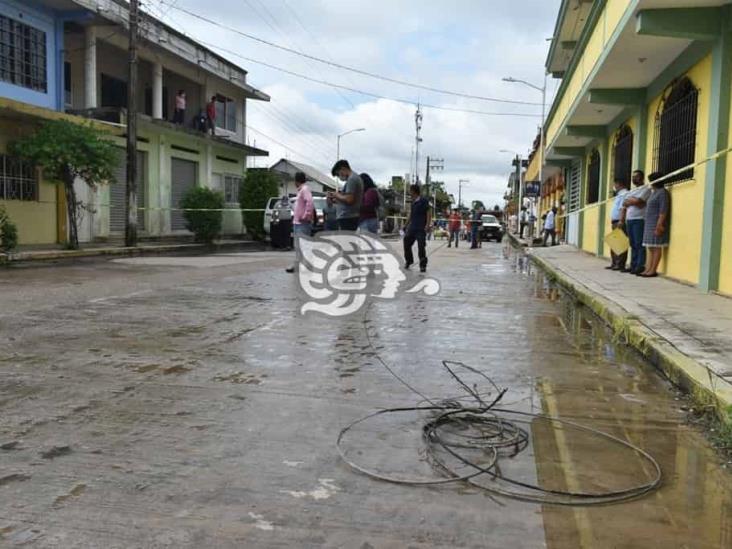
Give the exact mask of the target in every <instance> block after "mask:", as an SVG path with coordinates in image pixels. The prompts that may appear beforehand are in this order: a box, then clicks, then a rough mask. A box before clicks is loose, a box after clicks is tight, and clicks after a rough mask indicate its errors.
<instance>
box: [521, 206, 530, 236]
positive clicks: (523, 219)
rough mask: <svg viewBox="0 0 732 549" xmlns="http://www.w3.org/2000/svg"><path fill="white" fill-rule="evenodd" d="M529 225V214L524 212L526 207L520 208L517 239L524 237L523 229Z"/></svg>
mask: <svg viewBox="0 0 732 549" xmlns="http://www.w3.org/2000/svg"><path fill="white" fill-rule="evenodd" d="M528 224H529V212H528V211H527V210H526V206H521V213H520V214H519V238H523V237H524V229H525V228H526V226H527V225H528Z"/></svg>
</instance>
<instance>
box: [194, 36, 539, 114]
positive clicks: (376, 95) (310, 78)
mask: <svg viewBox="0 0 732 549" xmlns="http://www.w3.org/2000/svg"><path fill="white" fill-rule="evenodd" d="M195 40H196V41H197V42H199V43H201V44H203V45H204V46H207V47H209V48H215V49H218V50H219V51H222V52H224V53H228V54H229V55H233V56H235V57H238V58H239V59H243V60H244V61H248V62H250V63H256V64H257V65H262V66H263V67H268V68H270V69H273V70H276V71H280V72H283V73H285V74H289V75H290V76H294V77H296V78H301V79H303V80H308V81H309V82H314V83H316V84H322V85H325V86H334V87H336V88H340V89H342V90H347V91H350V92H353V93H358V94H360V95H365V96H368V97H373V98H376V99H385V100H387V101H395V102H397V103H404V104H406V105H410V106H414V105H415V104H416V103H415V102H414V101H410V100H408V99H401V98H398V97H388V96H386V95H379V94H378V93H372V92H367V91H363V90H358V89H356V88H351V87H349V86H343V85H341V84H335V83H333V82H327V81H324V80H318V79H317V78H312V77H310V76H307V75H304V74H300V73H297V72H294V71H291V70H288V69H283V68H282V67H278V66H276V65H272V64H270V63H265V62H264V61H258V60H257V59H252V58H251V57H247V56H245V55H242V54H240V53H238V52H235V51H232V50H229V49H226V48H222V47H221V46H219V45H217V44H212V43H211V42H206V41H204V40H201V39H200V38H195ZM420 105H422V107H425V108H428V109H435V110H441V111H451V112H463V113H469V114H481V115H485V116H521V117H528V118H539V117H540V115H539V114H532V113H516V112H487V111H478V110H473V109H459V108H456V107H444V106H438V105H430V104H427V103H420Z"/></svg>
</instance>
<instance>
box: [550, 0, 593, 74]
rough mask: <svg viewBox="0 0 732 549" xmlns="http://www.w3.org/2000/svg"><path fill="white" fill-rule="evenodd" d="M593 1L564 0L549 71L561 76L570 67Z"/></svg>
mask: <svg viewBox="0 0 732 549" xmlns="http://www.w3.org/2000/svg"><path fill="white" fill-rule="evenodd" d="M592 3H593V2H592V0H562V4H561V6H560V8H559V15H558V17H557V22H556V24H555V26H554V34H553V35H552V43H551V46H550V48H549V55H548V56H547V60H546V69H547V72H548V73H550V74H553V75H554V76H557V77H560V76H561V75H563V74H564V71H566V70H567V67H569V63H570V62H571V60H572V56H573V55H574V52H575V49H576V48H577V42H578V41H579V38H580V36H581V35H582V31H583V30H584V28H585V25H586V24H587V20H588V18H589V14H590V9H591V8H592Z"/></svg>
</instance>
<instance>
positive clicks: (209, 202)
mask: <svg viewBox="0 0 732 549" xmlns="http://www.w3.org/2000/svg"><path fill="white" fill-rule="evenodd" d="M181 207H182V208H185V209H194V210H196V209H204V210H209V209H210V210H221V209H222V208H223V207H224V195H223V194H222V193H220V192H218V191H213V190H211V189H207V188H206V187H194V188H193V189H190V190H189V191H188V192H187V193H186V194H185V196H183V200H181ZM183 217H184V218H185V220H186V227H187V229H188V230H189V231H191V232H192V233H193V234H194V235H195V238H196V241H197V242H206V243H207V244H210V243H212V242H213V241H214V239H215V238H216V237H217V236H219V234H221V224H222V218H223V212H222V211H214V212H188V211H184V212H183Z"/></svg>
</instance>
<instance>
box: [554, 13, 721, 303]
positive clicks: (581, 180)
mask: <svg viewBox="0 0 732 549" xmlns="http://www.w3.org/2000/svg"><path fill="white" fill-rule="evenodd" d="M546 68H547V71H548V72H549V73H551V74H552V75H553V76H554V77H556V78H560V79H561V83H560V85H559V89H558V93H557V96H556V99H555V100H554V103H553V104H552V106H551V109H550V111H549V114H548V117H547V121H546V124H545V129H546V145H547V154H546V157H547V166H549V167H552V166H553V167H555V168H558V169H559V171H558V172H557V171H551V170H545V175H546V179H545V181H544V182H543V185H542V186H543V190H542V194H543V198H544V201H543V202H542V207H543V208H546V207H547V206H549V205H550V204H551V205H559V204H561V205H562V206H563V207H564V208H565V211H566V217H567V219H566V221H567V225H566V230H565V237H566V239H567V241H568V242H569V243H571V244H573V245H575V246H577V247H578V248H580V249H582V250H584V251H586V252H589V253H593V254H597V255H602V256H607V255H609V249H608V247H607V246H606V245H605V243H604V240H603V237H604V235H605V234H606V233H607V232H608V230H609V229H608V227H609V215H610V209H611V208H610V204H609V200H610V199H611V193H612V182H613V180H614V179H615V178H616V177H618V178H623V179H629V178H630V175H631V172H632V171H633V170H635V169H641V170H644V171H645V172H646V174H649V173H651V172H659V173H661V174H663V175H665V174H671V173H674V172H676V171H679V170H681V169H682V168H685V167H688V169H686V170H681V171H680V173H678V174H677V175H675V176H673V177H670V178H669V180H668V181H667V188H668V189H669V191H670V193H671V197H672V204H673V205H672V214H671V223H670V237H671V238H670V241H671V244H670V247H669V249H668V253H667V254H665V260H664V263H663V270H664V273H665V274H666V275H667V276H669V277H672V278H675V279H678V280H681V281H684V282H687V283H691V284H695V285H698V287H699V288H701V289H703V290H705V291H719V292H723V293H726V294H732V184H727V181H726V180H727V174H728V173H732V171H730V170H732V163H731V162H732V161H730V155H729V154H727V153H726V151H727V149H728V148H729V147H730V123H731V122H732V121H731V120H730V118H731V110H732V109H731V108H730V90H731V89H732V5H730V2H729V0H563V1H562V3H561V8H560V12H559V17H558V19H557V22H556V27H555V32H554V37H553V41H552V45H551V49H550V52H549V56H548V59H547V64H546ZM718 153H720V154H718Z"/></svg>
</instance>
